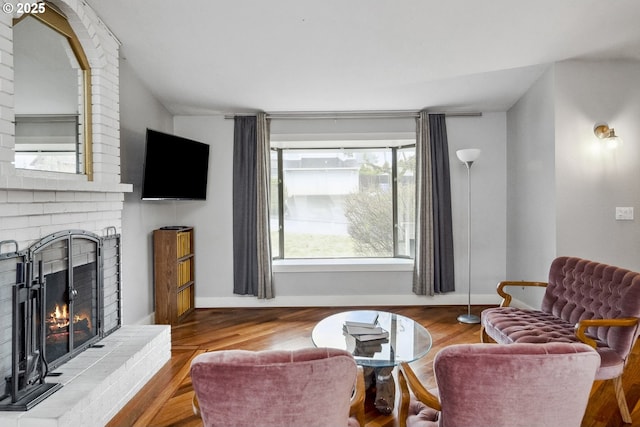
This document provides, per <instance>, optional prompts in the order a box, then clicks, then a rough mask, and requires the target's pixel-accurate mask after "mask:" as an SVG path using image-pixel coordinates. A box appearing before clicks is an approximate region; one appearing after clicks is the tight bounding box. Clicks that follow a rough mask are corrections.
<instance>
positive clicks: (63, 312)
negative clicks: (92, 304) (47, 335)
mask: <svg viewBox="0 0 640 427" xmlns="http://www.w3.org/2000/svg"><path fill="white" fill-rule="evenodd" d="M84 318H86V317H83V316H81V315H78V314H76V315H74V316H73V323H77V322H79V321H80V320H82V319H84ZM47 323H48V324H49V329H50V330H54V329H63V328H66V327H68V326H69V308H68V306H67V305H66V304H63V305H61V306H60V305H58V304H56V307H55V310H54V311H53V312H51V314H50V316H49V321H47Z"/></svg>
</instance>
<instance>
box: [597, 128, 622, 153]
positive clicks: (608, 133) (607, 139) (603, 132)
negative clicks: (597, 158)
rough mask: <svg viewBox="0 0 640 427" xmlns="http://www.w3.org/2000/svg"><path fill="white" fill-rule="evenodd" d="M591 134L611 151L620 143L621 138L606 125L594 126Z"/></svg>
mask: <svg viewBox="0 0 640 427" xmlns="http://www.w3.org/2000/svg"><path fill="white" fill-rule="evenodd" d="M593 133H594V134H595V135H596V136H597V137H598V138H600V139H601V140H602V141H603V142H604V143H605V145H606V146H607V148H611V149H613V148H616V147H617V146H618V145H620V144H621V143H622V138H620V137H619V136H618V135H616V132H615V130H614V129H613V128H610V127H609V126H608V125H607V124H606V123H605V124H596V125H595V126H594V128H593Z"/></svg>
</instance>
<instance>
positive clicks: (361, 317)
mask: <svg viewBox="0 0 640 427" xmlns="http://www.w3.org/2000/svg"><path fill="white" fill-rule="evenodd" d="M343 330H344V332H345V333H347V334H349V335H351V336H352V337H354V338H355V340H356V348H355V351H354V353H353V355H354V356H368V357H371V356H373V355H374V354H375V353H376V352H378V351H382V344H384V343H387V342H389V332H388V331H386V330H384V329H383V328H382V327H380V326H379V325H378V313H377V312H375V311H357V312H354V313H352V315H351V316H350V317H349V318H347V319H346V320H345V322H344V326H343Z"/></svg>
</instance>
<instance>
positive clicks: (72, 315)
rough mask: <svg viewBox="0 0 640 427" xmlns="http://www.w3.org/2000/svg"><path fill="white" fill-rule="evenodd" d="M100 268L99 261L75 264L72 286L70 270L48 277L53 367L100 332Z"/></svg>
mask: <svg viewBox="0 0 640 427" xmlns="http://www.w3.org/2000/svg"><path fill="white" fill-rule="evenodd" d="M96 268H97V267H96V263H90V264H85V265H82V266H79V267H75V268H74V269H73V276H74V280H73V286H72V287H70V286H69V283H70V281H69V278H68V276H69V275H68V272H67V271H66V270H65V271H59V272H56V273H51V274H48V275H46V276H45V289H46V298H45V299H46V301H45V315H46V317H45V322H44V323H45V325H44V329H45V355H46V357H47V361H48V362H49V369H53V368H55V367H56V366H57V365H58V361H59V360H64V358H65V356H66V355H67V354H69V353H70V352H72V351H73V350H74V349H76V348H82V347H83V345H84V344H86V343H88V342H90V341H91V340H92V339H93V338H95V337H96V336H97V335H98V328H97V325H98V319H97V313H98V310H97V303H98V299H97V296H98V295H97V292H96V291H97V287H96V285H97V283H96V274H95V272H96V271H97V270H96Z"/></svg>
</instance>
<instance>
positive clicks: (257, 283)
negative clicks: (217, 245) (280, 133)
mask: <svg viewBox="0 0 640 427" xmlns="http://www.w3.org/2000/svg"><path fill="white" fill-rule="evenodd" d="M269 172H270V170H269V123H268V120H267V119H266V116H265V115H264V114H259V115H258V116H257V117H255V116H237V117H235V119H234V137H233V293H234V294H239V295H254V296H257V297H258V298H273V283H272V280H271V277H272V275H271V243H270V231H269Z"/></svg>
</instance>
